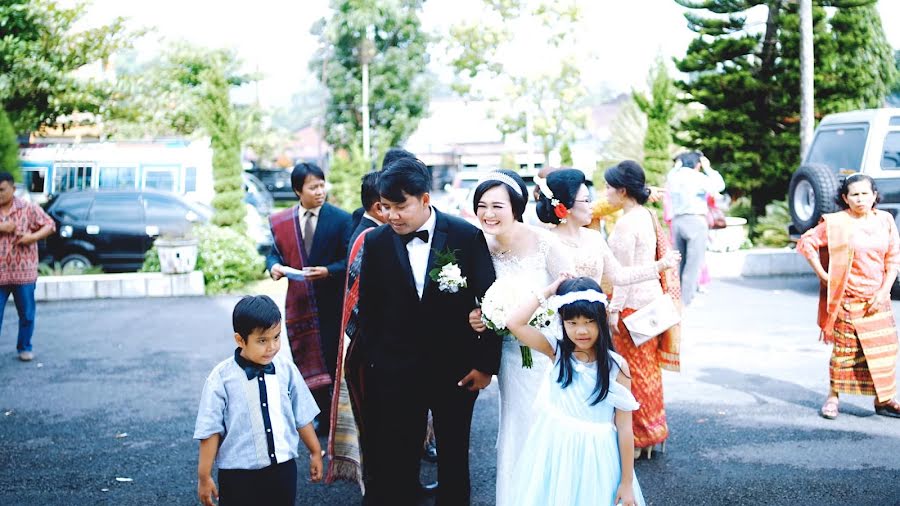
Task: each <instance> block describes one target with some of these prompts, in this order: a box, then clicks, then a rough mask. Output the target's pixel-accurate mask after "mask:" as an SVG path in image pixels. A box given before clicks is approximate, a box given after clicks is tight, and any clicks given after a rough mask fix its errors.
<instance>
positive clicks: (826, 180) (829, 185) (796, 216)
mask: <svg viewBox="0 0 900 506" xmlns="http://www.w3.org/2000/svg"><path fill="white" fill-rule="evenodd" d="M837 192H838V179H837V176H835V174H834V172H832V171H831V169H829V168H828V167H827V166H825V165H804V166H802V167H800V168H799V169H797V172H794V175H793V177H791V186H790V190H789V191H788V205H789V207H790V209H791V220H793V222H794V227H796V229H797V232H798V233H800V234H802V233H803V232H806V231H807V230H809V229H811V228H812V227H814V226H816V224H817V223H819V220H820V219H821V218H822V215H823V214H827V213H832V212H835V211H837V209H838V208H837V203H836V202H835V200H834V199H835V197H836V196H837Z"/></svg>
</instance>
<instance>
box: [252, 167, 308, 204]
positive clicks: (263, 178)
mask: <svg viewBox="0 0 900 506" xmlns="http://www.w3.org/2000/svg"><path fill="white" fill-rule="evenodd" d="M244 172H246V173H248V174H252V175H254V176H256V177H257V178H258V179H259V180H260V182H262V184H263V186H265V188H266V190H269V193H271V194H272V197H273V198H274V199H275V200H291V201H294V200H297V195H295V194H294V189H293V187H291V173H290V171H288V170H285V169H263V168H260V167H254V168H252V169H247V170H245V171H244Z"/></svg>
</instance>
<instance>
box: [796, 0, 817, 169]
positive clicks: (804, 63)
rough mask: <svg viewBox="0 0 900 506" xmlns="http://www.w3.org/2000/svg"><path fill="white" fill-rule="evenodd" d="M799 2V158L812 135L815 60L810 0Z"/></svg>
mask: <svg viewBox="0 0 900 506" xmlns="http://www.w3.org/2000/svg"><path fill="white" fill-rule="evenodd" d="M799 3H800V158H801V160H802V159H803V157H805V156H806V151H807V150H808V149H809V144H810V143H811V142H812V137H813V123H814V122H815V111H816V107H815V90H814V88H813V75H814V72H815V67H814V64H815V60H814V52H813V15H812V0H799Z"/></svg>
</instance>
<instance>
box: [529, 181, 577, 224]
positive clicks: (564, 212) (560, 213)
mask: <svg viewBox="0 0 900 506" xmlns="http://www.w3.org/2000/svg"><path fill="white" fill-rule="evenodd" d="M534 184H536V185H537V187H538V188H540V190H541V195H543V196H544V197H546V198H547V200H549V201H550V205H551V206H553V214H554V215H556V217H557V218H559V222H560V223H566V222H567V221H568V220H567V219H566V217H567V216H569V209H568V208H567V207H566V205H565V204H563V203H562V202H560V201H559V199H558V198H555V196H554V195H553V190H551V189H550V187H549V186H547V179H546V178H543V177H540V176H534Z"/></svg>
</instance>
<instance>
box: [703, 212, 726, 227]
mask: <svg viewBox="0 0 900 506" xmlns="http://www.w3.org/2000/svg"><path fill="white" fill-rule="evenodd" d="M706 222H707V223H708V224H709V228H711V229H713V230H718V229H722V228H725V227H727V226H728V223H727V222H726V221H725V212H724V211H722V210H721V209H719V208H718V207H710V208H708V209H707V211H706Z"/></svg>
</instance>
